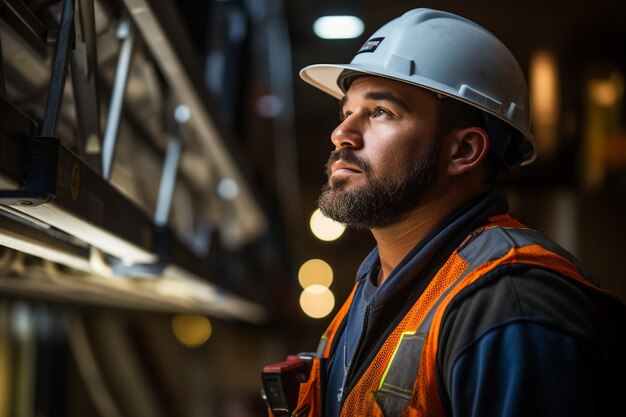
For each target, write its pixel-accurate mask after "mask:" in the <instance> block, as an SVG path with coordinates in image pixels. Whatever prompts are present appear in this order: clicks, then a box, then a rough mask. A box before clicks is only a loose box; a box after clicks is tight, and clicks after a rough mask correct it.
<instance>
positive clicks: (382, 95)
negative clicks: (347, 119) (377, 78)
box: [339, 91, 409, 112]
mask: <svg viewBox="0 0 626 417" xmlns="http://www.w3.org/2000/svg"><path fill="white" fill-rule="evenodd" d="M347 97H348V96H347V95H345V96H343V97H342V98H341V100H340V101H339V111H340V112H341V111H342V110H343V107H344V106H345V105H346V103H347V101H348V98H347ZM365 98H366V99H367V100H378V101H389V102H391V103H394V104H395V105H397V106H400V107H402V108H403V109H404V110H406V111H409V106H407V104H406V103H405V102H404V101H402V100H401V99H400V98H399V97H397V96H395V95H393V94H392V93H390V92H388V91H370V92H369V93H366V94H365Z"/></svg>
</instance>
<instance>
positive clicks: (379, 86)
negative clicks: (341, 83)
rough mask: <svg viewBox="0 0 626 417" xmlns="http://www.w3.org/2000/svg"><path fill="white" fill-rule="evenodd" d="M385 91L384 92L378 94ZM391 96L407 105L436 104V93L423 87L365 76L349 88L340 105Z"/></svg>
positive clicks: (356, 80)
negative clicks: (357, 100)
mask: <svg viewBox="0 0 626 417" xmlns="http://www.w3.org/2000/svg"><path fill="white" fill-rule="evenodd" d="M377 93H383V94H377ZM385 97H391V98H395V99H397V100H399V101H400V102H401V103H403V104H404V105H405V106H406V107H411V106H412V105H419V106H423V105H428V104H430V105H433V106H434V105H435V103H436V98H435V95H434V93H432V92H431V91H428V90H425V89H423V88H421V87H417V86H414V85H410V84H407V83H403V82H400V81H395V80H392V79H389V78H382V77H375V76H363V77H358V78H356V79H355V80H354V81H353V82H352V83H351V84H350V87H349V88H348V91H347V92H346V95H345V96H344V97H343V98H342V99H341V103H340V105H341V106H342V107H343V105H345V104H346V103H349V102H350V101H353V100H356V99H380V98H385Z"/></svg>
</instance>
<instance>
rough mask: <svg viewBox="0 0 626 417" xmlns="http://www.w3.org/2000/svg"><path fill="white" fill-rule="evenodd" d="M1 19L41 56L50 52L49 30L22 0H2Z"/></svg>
mask: <svg viewBox="0 0 626 417" xmlns="http://www.w3.org/2000/svg"><path fill="white" fill-rule="evenodd" d="M1 1H2V3H4V7H1V6H0V17H2V19H3V20H4V21H5V22H7V23H8V24H9V26H11V27H12V28H13V30H15V31H16V32H17V33H19V34H20V36H21V37H22V38H23V39H24V40H25V41H26V42H27V43H28V44H29V45H30V46H31V47H32V48H33V49H34V50H35V51H37V53H39V55H41V56H46V54H47V52H48V43H47V37H48V29H47V28H46V27H45V26H44V25H43V23H41V21H40V20H39V19H38V18H37V16H35V15H34V14H33V12H32V11H31V10H30V9H29V8H28V6H27V5H26V4H24V2H23V1H21V0H1Z"/></svg>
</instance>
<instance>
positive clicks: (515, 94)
mask: <svg viewBox="0 0 626 417" xmlns="http://www.w3.org/2000/svg"><path fill="white" fill-rule="evenodd" d="M364 74H371V75H376V76H381V77H386V78H391V79H394V80H398V81H402V82H405V83H409V84H413V85H416V86H419V87H423V88H426V89H428V90H431V91H434V92H437V93H441V94H443V95H446V96H449V97H453V98H455V99H458V100H461V101H463V102H465V103H468V104H470V105H472V106H474V107H476V108H478V109H480V110H482V111H484V112H486V113H487V114H490V115H493V116H496V117H497V118H498V119H500V120H502V121H504V122H505V123H506V124H507V125H509V126H511V127H513V128H514V129H515V130H516V131H517V132H519V133H520V134H516V135H514V136H515V142H516V143H515V144H516V145H517V146H516V147H517V148H518V149H517V150H516V151H517V152H518V153H519V154H520V156H519V157H518V159H519V161H518V163H517V164H518V165H519V164H521V165H526V164H529V163H531V162H532V161H534V160H535V158H536V150H535V143H534V140H533V137H532V134H531V133H530V109H529V101H528V85H527V84H526V80H525V78H524V74H523V72H522V70H521V68H520V66H519V64H518V63H517V61H516V60H515V58H514V57H513V55H512V54H511V52H510V51H509V50H508V49H507V48H506V46H504V44H503V43H502V42H500V40H499V39H498V38H496V37H495V36H494V35H493V34H491V33H490V32H489V31H487V30H486V29H484V28H483V27H481V26H479V25H478V24H476V23H474V22H472V21H470V20H467V19H465V18H463V17H460V16H457V15H455V14H452V13H447V12H442V11H438V10H431V9H415V10H410V11H408V12H406V13H405V14H403V15H402V16H400V17H398V18H396V19H394V20H392V21H390V22H389V23H387V24H385V25H384V26H383V27H381V28H380V29H379V30H378V31H376V32H375V33H374V34H373V35H372V36H371V37H370V38H369V39H368V41H367V42H365V44H364V45H363V46H362V47H361V49H360V50H359V51H358V52H357V54H356V56H355V57H354V59H353V60H352V62H350V63H349V64H317V65H310V66H308V67H306V68H304V69H302V70H301V71H300V77H302V79H303V80H304V81H306V82H308V83H309V84H311V85H313V86H315V87H317V88H319V89H320V90H322V91H324V92H326V93H328V94H331V95H333V96H335V97H337V98H341V97H343V95H344V94H345V92H346V91H347V89H348V87H349V83H350V80H351V79H352V78H353V77H354V76H355V75H364ZM490 136H493V135H492V134H491V133H490ZM492 139H494V138H492ZM493 145H497V144H492V146H493ZM504 146H508V144H505V145H504ZM499 147H500V148H503V146H499Z"/></svg>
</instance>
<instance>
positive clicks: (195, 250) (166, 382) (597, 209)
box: [0, 0, 626, 417]
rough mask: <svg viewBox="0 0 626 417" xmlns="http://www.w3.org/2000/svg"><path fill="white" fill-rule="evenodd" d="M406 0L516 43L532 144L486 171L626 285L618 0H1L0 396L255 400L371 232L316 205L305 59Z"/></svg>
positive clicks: (625, 288) (236, 406) (343, 41)
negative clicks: (346, 226) (513, 163)
mask: <svg viewBox="0 0 626 417" xmlns="http://www.w3.org/2000/svg"><path fill="white" fill-rule="evenodd" d="M415 7H432V8H437V9H442V10H447V11H450V12H454V13H457V14H460V15H462V16H465V17H467V18H469V19H471V20H474V21H476V22H477V23H479V24H481V25H483V26H484V27H486V28H487V29H488V30H490V31H491V32H493V33H494V34H495V35H496V36H497V37H499V38H500V39H501V40H502V41H503V42H504V43H505V44H506V45H508V46H509V48H510V49H511V51H512V52H513V54H514V55H515V56H516V57H517V59H518V61H519V62H520V65H521V67H522V69H523V70H524V71H525V73H526V75H527V78H528V80H529V86H530V91H531V103H532V109H531V110H532V118H533V131H534V135H535V138H536V141H537V144H538V148H539V158H538V160H537V161H536V163H535V164H533V165H531V166H529V167H526V168H523V169H521V170H520V171H518V172H515V173H513V174H509V175H507V176H505V177H503V178H501V179H500V183H499V186H501V187H504V188H507V189H508V190H509V198H510V204H511V209H512V212H513V213H514V214H515V215H517V216H518V217H519V218H521V219H522V220H523V221H524V222H525V223H526V224H528V225H529V226H531V227H533V228H537V229H539V230H541V231H543V232H545V233H546V234H547V235H548V236H550V237H551V238H552V239H554V240H556V241H557V242H558V243H560V244H561V245H563V246H564V247H565V248H567V249H568V250H570V251H571V252H573V253H574V254H576V255H577V256H578V257H579V258H580V259H581V260H582V261H583V263H584V264H586V265H587V267H588V269H589V270H590V272H591V273H592V274H593V275H595V276H596V277H597V278H598V279H599V280H600V281H601V282H602V283H603V285H604V287H606V288H608V289H610V290H612V291H614V292H616V293H618V294H620V295H621V296H622V297H626V283H625V282H626V281H625V278H624V273H623V272H622V270H621V269H620V268H618V265H619V264H618V261H619V259H620V256H623V252H624V249H626V245H625V244H624V242H623V239H624V236H626V219H625V218H624V214H625V213H626V123H625V122H626V109H625V107H624V77H625V76H626V49H625V47H624V45H626V26H624V24H623V21H624V19H626V3H624V2H623V1H622V0H602V1H597V2H594V3H590V2H570V1H564V0H555V1H552V2H539V1H536V0H526V1H517V0H515V1H508V2H493V1H487V0H475V1H472V2H466V1H458V0H457V1H443V0H440V1H387V2H380V1H377V2H374V1H369V0H367V1H363V0H361V1H356V0H353V1H348V0H341V1H330V0H318V1H303V0H221V1H218V0H203V1H200V0H181V1H174V0H107V1H104V0H64V1H59V0H0V57H1V58H0V189H1V191H0V245H1V246H0V417H4V416H7V417H8V416H11V417H30V416H37V417H44V416H46V417H47V416H50V417H52V416H72V417H73V416H101V417H109V416H110V417H118V416H133V417H135V416H137V417H139V416H189V417H194V416H219V417H244V416H261V415H264V405H263V402H262V401H261V399H260V379H259V376H260V372H261V369H262V367H263V365H265V364H269V363H273V362H277V361H281V360H283V359H284V357H285V356H286V355H287V354H290V353H295V352H301V351H311V350H315V348H316V346H317V341H318V339H319V336H320V335H321V333H322V332H323V330H324V329H325V326H326V325H327V324H328V322H329V320H330V317H332V313H333V312H335V311H336V310H337V309H338V308H339V307H340V306H341V304H342V302H343V300H344V299H345V297H346V296H347V294H348V292H349V291H350V289H351V287H352V283H353V280H354V274H355V271H356V269H357V267H358V265H359V263H360V261H361V259H362V258H363V256H365V255H366V254H367V253H368V252H369V251H370V250H371V249H372V247H373V245H374V241H373V239H372V238H371V236H370V235H369V233H367V232H362V231H353V230H345V231H344V230H343V228H342V227H341V225H337V224H335V223H333V222H328V221H327V219H324V218H323V217H320V216H319V214H318V213H315V209H316V200H317V197H318V195H319V190H320V188H321V186H322V184H323V183H324V182H325V175H324V171H323V165H324V163H325V162H326V160H327V158H328V155H329V152H330V151H331V149H332V147H331V143H330V140H329V136H330V132H331V131H332V129H333V128H334V127H335V125H336V123H337V110H338V107H337V102H336V100H334V99H333V98H331V97H330V96H326V95H325V94H323V93H321V92H319V91H317V90H315V89H313V88H312V87H310V86H308V85H306V84H305V83H304V82H302V81H300V80H299V78H298V76H297V74H298V70H299V69H300V68H302V67H304V66H306V65H308V64H313V63H345V62H349V61H350V60H351V59H352V57H353V55H354V53H355V52H356V51H357V50H358V49H359V47H360V46H361V45H362V44H363V42H364V41H365V40H367V37H368V35H369V34H371V33H373V32H374V31H375V30H376V29H377V28H378V27H379V26H381V25H382V24H383V23H385V22H386V21H388V20H390V19H392V18H393V17H396V16H398V15H400V14H401V13H402V12H404V11H406V10H408V9H411V8H415ZM325 16H352V17H353V18H351V19H348V20H344V21H341V22H339V23H337V22H332V21H331V23H330V24H326V25H324V21H323V20H322V21H320V20H318V19H320V18H322V17H325Z"/></svg>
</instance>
